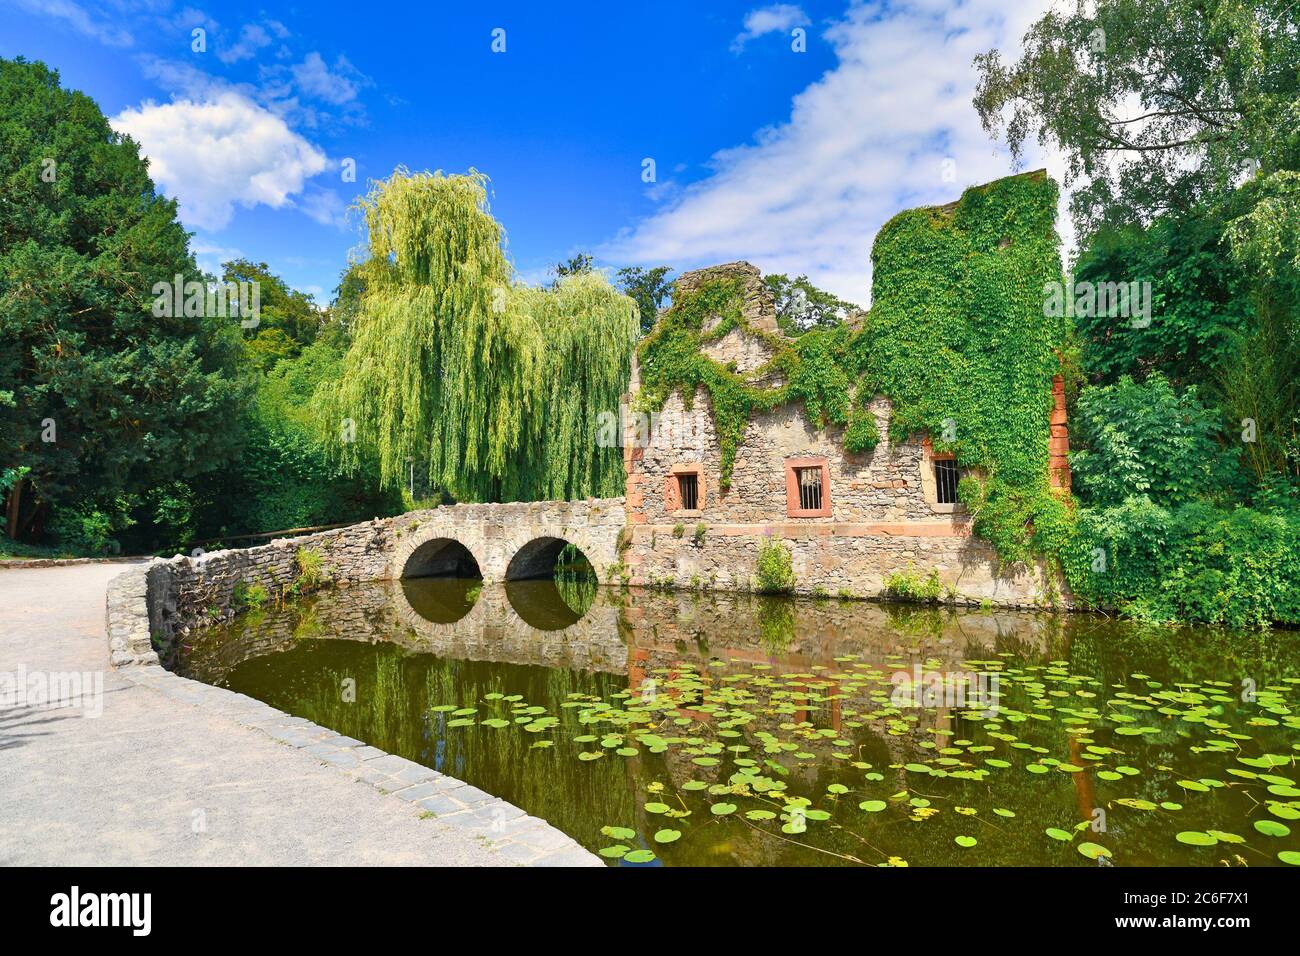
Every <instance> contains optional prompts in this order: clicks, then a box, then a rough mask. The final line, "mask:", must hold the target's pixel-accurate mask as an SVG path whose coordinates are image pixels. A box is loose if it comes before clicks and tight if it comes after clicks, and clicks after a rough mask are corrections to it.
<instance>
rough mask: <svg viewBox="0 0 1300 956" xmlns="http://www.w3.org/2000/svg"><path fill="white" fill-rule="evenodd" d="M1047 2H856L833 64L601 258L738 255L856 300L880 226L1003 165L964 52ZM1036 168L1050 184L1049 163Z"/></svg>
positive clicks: (1013, 30) (680, 262)
mask: <svg viewBox="0 0 1300 956" xmlns="http://www.w3.org/2000/svg"><path fill="white" fill-rule="evenodd" d="M1049 2H1050V0H1032V2H1028V3H1024V4H1016V5H1009V4H1006V3H1005V2H1004V0H967V2H962V3H960V4H958V5H955V6H954V5H953V4H952V3H942V2H939V0H902V2H900V0H889V2H868V3H855V4H854V5H852V6H851V7H850V8H849V10H848V11H847V12H846V13H845V15H844V17H843V18H842V19H841V20H840V21H839V22H837V23H835V24H834V25H832V26H831V27H830V28H829V29H828V30H827V31H826V33H825V38H826V40H827V41H828V42H829V43H830V44H831V46H832V48H833V49H834V51H835V54H836V56H837V58H838V64H837V65H836V66H835V68H834V69H832V70H830V71H829V72H827V73H826V74H825V75H823V76H822V77H821V78H820V79H819V80H817V81H816V82H815V83H813V84H812V85H811V86H809V87H807V88H806V89H804V90H803V91H802V92H800V93H799V94H797V95H796V96H795V97H794V100H793V103H792V108H791V112H790V118H789V120H788V121H786V122H784V123H782V124H781V125H778V126H774V127H769V128H767V129H764V130H761V131H759V132H758V134H757V135H756V136H755V138H754V141H753V142H752V143H749V144H746V145H741V146H736V147H732V148H729V149H723V150H721V151H719V152H718V153H716V154H715V155H714V156H713V159H712V164H711V165H712V169H713V172H712V174H711V175H710V176H708V177H707V178H705V179H703V180H701V181H699V182H697V183H694V184H692V185H691V186H689V187H687V188H686V189H685V190H684V192H683V193H682V194H681V196H680V197H679V198H677V199H675V200H674V201H672V202H670V203H669V204H668V205H667V206H666V208H664V209H662V210H660V211H659V212H656V213H654V214H652V215H650V216H649V217H647V218H646V219H644V220H642V221H641V222H639V223H637V224H636V225H635V226H633V227H632V228H630V229H628V230H625V231H624V232H623V233H621V234H620V235H619V236H617V237H616V238H615V239H614V240H613V241H612V242H610V243H608V244H606V245H605V246H604V247H602V248H600V249H599V250H598V252H599V254H600V255H601V257H602V258H604V259H606V260H608V261H613V262H620V263H640V264H645V265H658V264H660V263H667V264H670V265H673V266H674V267H675V268H678V269H684V268H692V267H696V266H701V265H708V264H712V263H717V262H727V261H730V260H733V259H748V260H750V261H751V262H753V263H754V264H755V265H757V266H759V268H761V269H763V271H764V272H785V273H790V274H799V273H807V274H808V276H809V278H811V279H812V281H813V282H814V283H815V284H817V285H818V286H821V287H822V288H825V289H829V290H830V291H832V292H835V293H836V294H838V295H840V296H842V297H844V298H846V299H849V300H850V301H854V302H858V303H861V304H863V305H865V304H867V302H868V300H869V298H870V287H871V280H870V276H871V263H870V257H871V243H872V240H873V238H874V236H875V234H876V232H877V230H878V229H879V228H880V226H882V225H883V224H884V223H885V222H886V221H887V220H888V219H890V218H891V217H892V216H893V215H894V214H895V213H897V212H899V211H900V210H903V209H907V208H911V207H915V206H919V205H929V204H937V203H943V202H947V201H949V200H952V199H956V198H957V197H958V196H959V195H960V194H961V191H962V190H963V189H964V188H965V187H967V186H970V185H974V184H977V183H983V182H987V181H989V180H992V179H997V178H999V177H1001V176H1005V175H1008V174H1009V173H1011V172H1013V170H1012V168H1011V164H1010V159H1009V158H1008V157H1007V155H1006V154H1005V151H1002V150H999V149H997V148H996V147H995V144H994V143H993V142H991V141H990V140H989V138H988V136H987V135H986V134H985V133H984V131H983V129H982V128H981V127H980V124H979V117H978V115H977V114H976V112H975V108H974V107H973V106H972V105H971V99H972V96H973V93H974V86H975V81H976V74H975V70H974V67H973V66H972V65H971V61H972V59H973V58H974V57H975V55H976V54H978V53H982V52H984V51H985V50H988V49H991V48H993V47H1000V48H1003V49H1007V50H1010V51H1012V52H1014V51H1015V50H1018V45H1019V40H1020V38H1021V37H1022V36H1023V34H1024V32H1025V29H1026V28H1027V27H1028V25H1029V23H1030V22H1032V21H1033V20H1034V19H1035V18H1036V17H1037V16H1039V15H1040V14H1041V12H1042V11H1043V10H1044V9H1045V8H1046V7H1047V6H1048V4H1049ZM945 159H952V160H954V166H953V167H952V169H953V172H954V175H953V176H952V177H951V181H950V180H949V179H945V177H944V169H945V167H944V160H945ZM1031 159H1032V157H1031ZM1032 165H1044V164H1043V163H1042V162H1035V163H1033V164H1032ZM1046 165H1047V167H1048V171H1049V172H1050V173H1052V175H1054V176H1055V177H1056V178H1057V180H1058V182H1059V181H1060V178H1061V174H1062V172H1063V168H1062V166H1061V164H1060V163H1059V162H1055V161H1051V162H1048V163H1047V164H1046ZM1059 225H1064V223H1061V224H1059Z"/></svg>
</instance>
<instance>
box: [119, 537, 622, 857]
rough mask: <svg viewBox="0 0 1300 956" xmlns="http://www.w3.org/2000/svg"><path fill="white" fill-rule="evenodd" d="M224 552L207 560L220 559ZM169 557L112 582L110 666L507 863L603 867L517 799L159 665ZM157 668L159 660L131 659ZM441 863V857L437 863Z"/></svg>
mask: <svg viewBox="0 0 1300 956" xmlns="http://www.w3.org/2000/svg"><path fill="white" fill-rule="evenodd" d="M220 555H221V553H220V552H218V553H217V554H214V555H211V556H205V558H200V559H197V560H198V561H200V562H201V561H204V560H207V558H209V557H212V558H215V557H219V556H220ZM178 560H180V561H187V562H188V561H190V560H191V559H188V558H181V559H172V560H171V561H164V560H162V559H155V560H154V561H151V562H150V563H149V564H147V565H145V566H143V567H138V568H132V569H130V570H128V571H126V572H124V573H122V574H119V575H118V576H117V577H115V578H113V579H112V580H111V581H110V582H109V583H108V589H107V598H106V615H107V628H108V639H109V649H110V651H109V653H110V663H111V664H112V666H114V667H116V668H119V670H118V673H119V674H120V675H121V676H122V677H123V678H125V679H126V680H128V681H130V682H131V683H132V684H135V685H138V686H142V687H147V688H149V689H151V690H154V691H157V692H158V693H160V694H162V695H163V696H164V697H167V698H170V699H172V700H175V701H179V702H181V703H185V704H190V705H192V706H195V707H203V708H204V709H205V710H207V711H209V712H212V713H216V714H219V715H221V716H225V717H228V718H229V719H231V720H233V721H234V722H235V723H237V724H239V725H240V726H242V727H246V728H249V729H252V730H256V731H259V732H261V733H265V734H267V735H268V736H270V737H271V738H272V739H273V740H277V741H279V742H280V743H282V744H284V745H286V746H289V747H293V748H294V749H296V750H301V751H304V752H305V753H308V754H310V755H311V756H313V757H315V758H316V759H317V760H319V761H320V762H321V763H324V764H328V765H330V766H332V767H334V768H336V769H338V770H339V771H340V772H342V773H346V774H347V775H349V776H350V777H352V778H353V779H355V780H358V781H361V782H363V783H367V784H369V785H371V786H373V787H375V788H376V789H378V790H379V791H380V792H381V793H387V794H392V795H393V796H395V797H397V798H398V799H400V800H405V801H406V802H408V803H410V804H412V807H413V808H415V809H418V810H419V811H420V813H421V814H422V815H423V814H427V815H428V816H429V817H431V818H432V822H433V823H434V824H436V825H438V826H445V827H449V828H452V829H455V830H460V831H462V832H464V833H468V834H470V835H471V836H473V837H476V838H478V839H480V840H481V841H483V844H484V846H486V847H487V848H488V849H489V850H491V851H492V852H494V853H496V854H498V855H499V856H500V862H501V864H502V865H503V866H504V865H522V866H604V864H603V863H602V862H601V860H600V858H599V857H597V856H596V855H595V854H594V853H591V852H590V851H589V850H586V849H584V848H583V847H582V846H581V845H580V844H578V843H577V842H576V841H575V840H574V839H573V838H572V837H570V836H568V835H567V834H565V833H563V832H561V831H560V830H557V829H556V828H555V827H553V826H551V825H550V824H549V823H547V822H546V821H545V820H542V819H540V818H538V817H533V816H529V815H528V814H527V813H525V812H524V811H523V810H521V809H520V808H519V807H516V806H515V805H514V804H512V803H509V802H507V801H505V800H502V799H501V798H500V797H495V796H493V795H492V794H490V793H487V792H485V791H483V790H480V789H478V788H477V787H473V786H470V785H469V784H467V783H465V782H464V781H461V780H457V779H456V778H455V777H450V776H447V775H446V774H443V773H439V772H438V771H436V770H431V769H429V768H428V767H425V766H423V765H422V764H418V763H416V762H414V761H412V760H407V759H406V758H404V757H399V756H397V755H396V754H390V753H386V752H385V751H382V750H380V749H378V748H376V747H371V746H369V745H368V744H365V743H363V742H362V741H360V740H356V739H354V738H352V737H347V736H344V735H343V734H339V733H336V732H335V731H332V730H329V729H328V728H325V727H321V726H320V725H318V724H314V723H312V722H311V721H309V720H307V719H305V718H303V717H294V716H292V715H290V714H286V713H285V712H284V711H281V710H277V709H276V708H274V707H272V706H270V705H269V704H265V703H263V702H261V701H259V700H255V699H253V698H251V697H248V696H246V695H244V694H237V693H235V692H233V691H230V690H227V689H225V688H223V687H214V686H211V685H209V684H203V683H200V682H198V681H194V680H190V679H188V678H185V677H181V676H180V675H178V674H174V673H172V672H171V671H169V670H167V669H165V668H163V667H161V666H159V659H158V654H157V652H156V651H155V650H154V649H153V646H152V644H151V641H150V618H151V613H152V614H153V616H154V617H156V616H157V614H156V612H155V610H154V609H153V608H151V598H150V592H151V587H153V588H157V590H155V591H154V594H155V595H157V594H158V593H160V592H161V591H162V590H163V587H164V586H165V585H166V584H170V583H172V582H171V573H172V571H173V570H174V566H175V564H176V562H177V561H178ZM123 665H152V666H123ZM431 862H435V863H436V861H431Z"/></svg>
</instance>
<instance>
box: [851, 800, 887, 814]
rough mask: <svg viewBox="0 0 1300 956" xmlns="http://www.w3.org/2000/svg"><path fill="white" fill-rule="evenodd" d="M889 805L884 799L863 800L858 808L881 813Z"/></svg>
mask: <svg viewBox="0 0 1300 956" xmlns="http://www.w3.org/2000/svg"><path fill="white" fill-rule="evenodd" d="M887 806H889V804H887V803H885V801H884V800H863V801H862V802H861V803H859V804H858V809H859V810H865V811H867V813H879V812H880V811H881V810H883V809H885V808H886V807H887Z"/></svg>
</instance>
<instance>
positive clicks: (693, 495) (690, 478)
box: [677, 474, 700, 511]
mask: <svg viewBox="0 0 1300 956" xmlns="http://www.w3.org/2000/svg"><path fill="white" fill-rule="evenodd" d="M677 500H678V501H680V502H681V505H680V507H681V508H682V509H683V510H686V511H694V510H695V509H696V508H698V507H699V501H700V478H699V476H698V475H695V474H686V475H678V476H677Z"/></svg>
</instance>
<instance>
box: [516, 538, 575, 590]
mask: <svg viewBox="0 0 1300 956" xmlns="http://www.w3.org/2000/svg"><path fill="white" fill-rule="evenodd" d="M571 544H572V545H573V547H575V548H577V549H578V551H579V552H580V553H581V552H582V548H581V547H579V546H578V545H577V544H574V543H573V542H571V541H569V540H567V539H566V538H561V537H556V536H555V535H551V534H544V535H541V536H539V537H536V538H533V539H532V540H531V541H527V542H525V543H524V544H523V545H522V546H521V547H520V548H519V549H518V550H517V551H515V553H514V556H513V557H511V559H510V563H509V564H508V565H506V580H507V581H531V580H535V579H537V578H549V577H554V576H555V568H556V565H557V564H559V561H560V556H561V554H562V553H563V551H564V549H565V548H566V547H567V546H569V545H571ZM583 559H584V560H586V559H587V556H586V554H583Z"/></svg>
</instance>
